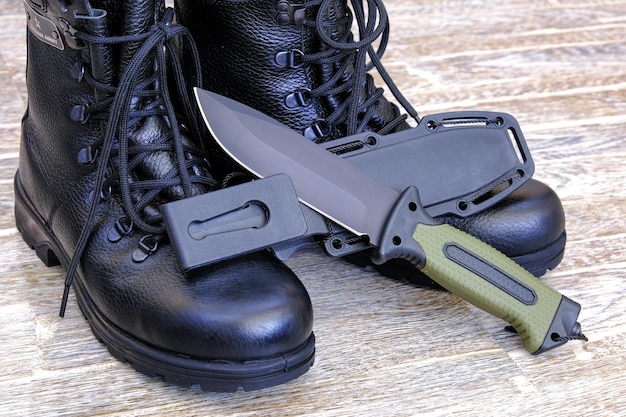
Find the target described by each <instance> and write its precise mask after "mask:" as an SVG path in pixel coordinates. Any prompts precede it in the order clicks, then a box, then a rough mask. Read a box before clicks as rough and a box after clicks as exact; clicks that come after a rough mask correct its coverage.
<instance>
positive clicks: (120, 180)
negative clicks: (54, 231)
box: [59, 8, 217, 317]
mask: <svg viewBox="0 0 626 417" xmlns="http://www.w3.org/2000/svg"><path fill="white" fill-rule="evenodd" d="M173 20H174V11H173V9H171V8H169V9H167V10H166V11H165V12H164V14H163V17H162V19H161V20H160V22H157V23H156V24H155V25H153V26H152V27H151V28H150V29H149V30H148V31H146V32H145V33H141V34H133V35H123V36H109V37H102V36H94V35H91V34H88V33H83V32H77V33H76V35H75V36H76V37H77V39H79V40H80V41H82V42H84V43H85V44H90V43H94V44H109V45H114V44H115V45H119V44H124V43H127V42H136V43H139V44H140V46H139V47H138V49H137V50H136V52H135V54H134V55H133V57H132V58H131V59H130V61H129V62H128V64H127V66H126V68H125V69H124V71H123V73H122V75H121V77H120V79H119V82H118V85H117V86H116V87H115V86H111V85H107V84H104V83H102V82H99V81H97V80H96V79H94V78H93V77H92V76H91V75H90V74H89V71H87V70H83V71H81V77H80V78H81V80H85V81H86V82H88V83H89V84H90V85H91V86H92V87H93V88H94V90H96V91H100V92H103V93H105V94H104V96H105V97H107V98H104V99H102V100H100V101H99V102H97V103H95V104H94V105H90V106H87V107H86V108H85V117H86V118H88V117H89V116H90V115H92V116H98V117H101V118H104V117H106V120H107V125H106V131H105V134H104V136H103V137H102V138H101V139H100V140H98V141H96V143H93V144H91V145H90V147H89V148H90V149H89V150H86V151H85V153H84V155H83V157H84V159H85V161H89V162H93V161H92V159H97V169H96V174H95V180H94V191H93V192H92V198H91V200H90V203H89V208H88V212H87V213H88V214H87V219H86V221H85V225H84V227H83V229H82V231H81V234H80V237H79V239H78V242H77V245H76V249H75V252H74V255H73V257H72V260H71V262H70V265H69V267H68V271H67V276H66V278H65V288H64V291H63V298H62V301H61V308H60V312H59V315H60V316H61V317H63V316H64V314H65V309H66V307H67V301H68V297H69V289H70V287H71V285H72V282H73V280H74V277H75V275H76V272H77V269H78V265H79V263H80V261H81V259H82V256H83V253H84V251H85V248H86V247H87V243H88V241H89V237H90V235H91V233H92V229H93V227H94V225H95V223H96V216H97V213H98V206H99V203H100V201H101V200H100V199H99V198H98V197H97V196H98V194H99V192H98V191H96V190H103V189H111V187H113V186H115V187H116V190H117V191H116V192H118V193H119V195H120V196H121V204H122V207H123V210H124V212H125V220H124V221H125V222H126V224H132V230H140V231H142V232H143V233H144V234H145V236H144V238H142V240H141V242H140V246H139V249H140V251H141V249H142V246H141V244H143V247H144V249H145V248H147V249H148V250H144V251H143V252H144V253H146V254H147V255H149V254H150V253H152V252H153V251H155V250H156V248H157V245H158V242H159V240H160V236H162V235H163V234H164V233H165V228H164V226H163V223H162V218H161V216H160V214H156V215H148V216H147V215H145V213H142V211H143V210H144V209H145V208H146V207H148V206H149V205H150V204H151V203H152V202H153V201H154V200H155V199H156V198H157V196H158V195H159V194H160V193H161V192H162V191H163V190H166V189H169V188H172V187H180V188H181V189H182V190H183V194H184V196H185V197H189V196H191V195H192V184H201V185H202V186H206V187H207V188H215V187H216V185H217V184H216V183H215V181H214V180H213V179H212V178H210V177H209V176H206V175H202V174H201V173H197V172H195V168H196V167H198V166H201V165H208V162H207V158H208V155H207V154H206V152H204V151H203V150H201V149H198V148H195V147H192V146H189V145H188V144H185V143H183V139H182V133H181V129H180V127H179V126H180V125H179V121H178V117H177V113H176V112H175V110H174V106H173V103H172V99H171V97H170V94H169V90H168V80H170V79H171V80H174V83H175V87H173V88H175V89H176V93H177V98H178V102H177V103H178V104H180V108H181V110H182V114H184V115H186V116H187V117H186V122H187V123H189V126H188V129H190V131H191V133H192V136H193V137H195V138H198V137H200V125H198V122H197V121H198V120H200V118H198V117H195V116H197V115H196V114H195V113H196V110H195V107H194V106H193V105H192V101H191V99H190V97H189V91H190V90H189V86H188V84H187V81H186V79H187V78H186V77H185V73H184V72H183V66H182V62H181V58H180V56H179V54H178V51H177V47H178V46H179V45H183V46H182V47H184V48H185V49H184V53H185V54H190V58H191V59H190V60H189V62H191V63H193V65H192V66H191V68H190V69H189V70H190V71H191V74H192V78H194V84H197V85H201V72H200V59H199V54H198V51H197V48H196V46H195V44H194V42H193V40H192V38H191V35H190V34H189V32H188V31H187V29H186V28H184V27H183V26H180V25H177V24H173ZM177 41H179V44H178V45H177V44H176V42H177ZM147 60H153V61H154V62H151V64H150V67H153V68H154V69H153V73H152V74H149V75H147V76H146V75H145V74H143V70H144V68H145V67H146V62H147ZM167 70H171V71H173V77H171V78H168V74H167ZM142 77H143V79H142ZM134 100H142V105H141V106H137V107H134V106H133V101H134ZM150 116H159V117H161V118H163V120H164V121H165V123H166V124H167V127H168V128H169V131H168V132H167V134H165V135H162V137H160V138H158V139H157V140H155V141H154V142H152V143H150V144H139V145H138V144H129V135H131V133H132V131H133V129H134V128H135V127H136V126H137V125H138V124H139V123H141V121H142V120H144V119H145V118H147V117H150ZM94 150H97V151H94ZM155 152H167V153H169V154H171V155H173V156H174V157H173V160H174V161H175V162H176V167H175V168H174V169H171V170H170V171H169V172H167V173H165V174H164V175H162V176H159V178H153V179H141V180H139V179H137V178H133V176H132V172H133V169H135V168H136V167H137V166H138V165H139V164H140V163H141V162H142V161H144V160H145V159H146V158H147V157H149V155H151V154H154V153H155ZM113 159H115V163H114V162H113ZM125 231H126V230H125V229H122V234H123V232H125ZM128 233H130V230H129V231H128ZM146 236H150V238H149V239H148V238H146ZM148 240H149V241H150V245H148V244H146V242H147V241H148ZM147 255H146V256H147ZM142 260H143V259H142Z"/></svg>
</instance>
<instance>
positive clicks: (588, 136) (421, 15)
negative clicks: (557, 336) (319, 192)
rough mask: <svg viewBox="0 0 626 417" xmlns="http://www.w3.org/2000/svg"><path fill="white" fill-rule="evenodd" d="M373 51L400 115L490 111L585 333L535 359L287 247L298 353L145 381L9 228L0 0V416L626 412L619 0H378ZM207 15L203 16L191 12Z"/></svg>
mask: <svg viewBox="0 0 626 417" xmlns="http://www.w3.org/2000/svg"><path fill="white" fill-rule="evenodd" d="M385 6H386V8H387V11H388V13H389V15H390V20H391V41H390V45H389V47H388V49H387V53H386V55H385V58H384V63H385V65H386V67H387V69H388V70H389V72H390V73H391V74H392V76H393V79H394V80H395V81H396V83H397V84H398V86H399V87H400V89H401V91H403V92H404V94H405V95H406V96H407V97H408V98H409V100H410V101H411V102H412V103H413V104H414V106H415V107H416V108H417V109H418V111H419V112H420V114H424V115H425V114H428V113H434V112H440V111H451V110H459V109H482V110H494V111H505V112H508V113H511V114H513V115H514V116H515V117H516V118H517V120H518V121H519V123H520V125H521V126H522V129H523V131H524V133H525V135H526V138H527V140H528V142H529V145H530V148H531V151H532V154H533V157H534V159H535V163H536V173H535V178H537V179H540V180H542V181H543V182H545V183H547V184H549V185H550V186H551V187H553V188H554V189H555V190H556V191H557V192H558V194H559V196H560V197H561V199H562V201H563V205H564V207H565V211H566V216H567V231H568V243H567V250H566V255H565V258H564V260H563V262H562V264H561V265H560V266H559V267H558V268H557V269H556V270H555V271H552V272H550V273H548V274H547V275H546V277H545V278H544V279H545V281H546V282H547V283H548V284H549V285H551V286H553V287H554V288H556V289H558V290H560V291H562V292H563V293H565V294H566V295H567V296H569V297H571V298H572V299H574V300H576V301H578V302H580V303H581V304H582V306H583V310H582V313H581V316H580V321H581V323H582V324H583V326H584V331H585V333H586V334H587V335H588V336H589V339H590V340H589V342H588V343H586V344H582V343H579V342H571V343H568V344H567V345H565V346H564V347H562V348H559V349H556V350H553V351H549V352H547V353H545V354H542V355H540V356H532V355H530V354H528V353H526V352H525V351H524V350H523V349H522V348H521V344H520V341H519V339H518V337H517V336H515V335H511V334H508V333H506V332H503V326H504V323H503V322H501V321H500V320H497V319H495V318H492V317H490V316H488V315H486V314H485V313H483V312H481V311H479V310H477V309H475V308H473V307H471V306H469V305H468V304H466V303H465V302H462V301H459V300H458V299H457V298H455V297H453V296H451V295H449V294H446V293H443V292H438V291H433V290H427V289H420V288H416V287H414V286H411V285H408V284H404V283H400V282H396V281H393V280H390V279H387V278H384V277H382V276H380V275H378V274H377V273H376V272H374V271H372V270H363V269H360V268H357V267H354V266H352V265H349V264H347V263H345V262H343V261H341V260H335V259H330V258H327V257H325V256H324V255H323V254H322V253H321V252H320V251H319V250H318V249H317V248H316V247H313V246H311V247H307V248H306V250H304V251H303V252H301V253H298V254H296V256H294V257H293V258H292V259H290V260H289V261H288V262H287V263H288V265H289V266H290V267H291V268H292V269H293V270H294V271H295V272H296V273H297V274H298V276H299V277H300V278H301V279H302V281H303V282H304V283H305V285H306V287H307V289H308V291H309V292H310V294H311V298H312V301H313V305H314V309H315V324H314V329H315V333H316V335H317V357H316V364H315V365H314V366H313V368H311V370H310V371H309V372H308V373H307V374H305V375H304V376H302V377H300V378H298V379H297V380H294V381H292V382H290V383H288V384H284V385H281V386H278V387H275V388H271V389H266V390H262V391H256V392H249V393H246V392H237V393H234V394H213V393H203V392H201V391H200V390H198V389H195V388H192V389H181V388H177V387H173V386H169V385H167V384H164V383H163V382H161V381H159V380H156V379H150V378H147V377H145V376H143V375H141V374H139V373H137V372H135V371H134V370H132V369H131V368H130V367H129V366H127V365H126V364H123V363H120V362H118V361H117V360H115V359H113V358H112V357H111V356H110V355H109V354H108V352H107V351H106V348H104V347H103V346H102V345H101V344H100V343H98V342H97V341H96V340H95V338H94V337H93V335H92V334H91V331H90V330H89V326H88V324H87V322H86V321H85V320H84V319H83V318H82V316H81V314H80V312H79V310H78V307H77V306H76V304H75V299H74V298H73V297H72V298H71V302H70V305H69V307H68V312H67V315H66V317H65V318H64V319H59V318H58V317H57V311H58V306H59V302H60V296H61V292H62V280H63V277H64V273H63V271H62V270H61V269H59V268H45V267H44V266H43V265H42V264H41V263H40V262H39V261H38V259H37V258H36V257H35V254H34V253H33V252H32V251H30V250H29V249H28V248H27V247H26V245H25V244H24V242H23V241H22V239H21V237H20V236H19V234H18V232H17V230H16V229H15V226H14V218H13V191H12V177H13V174H14V172H15V169H16V168H17V155H18V149H19V138H20V130H19V122H20V118H21V116H22V114H23V111H24V108H25V103H26V88H25V85H24V68H25V40H24V35H25V31H26V26H25V17H24V14H23V9H22V5H21V2H18V1H8V0H3V1H0V41H1V42H2V48H1V49H0V80H1V81H2V82H1V84H0V91H1V94H0V137H2V141H0V244H1V247H2V253H1V254H0V276H1V277H2V278H1V281H0V370H1V377H0V415H2V416H4V415H6V416H21V415H24V416H31V415H33V416H34V415H169V414H171V415H177V416H180V415H243V416H246V415H320V416H326V415H328V416H330V415H366V414H369V415H426V416H449V415H477V416H485V415H493V416H505V415H506V416H527V415H572V416H574V415H575V416H581V415H607V416H613V415H615V416H618V415H624V414H625V413H626V360H625V359H626V338H625V336H626V320H625V319H624V311H626V297H625V295H626V280H625V279H624V278H625V277H624V275H625V271H626V249H625V248H626V225H625V222H624V217H625V216H626V192H625V191H624V186H625V185H626V169H625V168H624V164H625V163H626V143H625V142H624V136H625V134H624V132H626V43H625V42H626V41H625V40H626V1H624V0H576V1H564V0H551V1H547V0H546V1H537V0H534V1H525V2H510V1H504V0H492V1H483V0H474V1H460V0H447V1H438V2H434V1H426V0H387V1H386V2H385ZM208 20H210V19H208Z"/></svg>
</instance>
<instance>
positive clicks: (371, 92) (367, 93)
mask: <svg viewBox="0 0 626 417" xmlns="http://www.w3.org/2000/svg"><path fill="white" fill-rule="evenodd" d="M336 1H342V0H312V1H308V2H306V3H305V4H304V7H305V8H309V7H318V6H319V9H318V12H317V16H316V20H315V22H311V21H307V20H305V22H304V25H305V26H308V27H315V28H316V30H317V33H318V34H319V36H320V39H321V40H322V42H324V43H325V44H326V45H327V46H328V49H326V50H323V51H321V52H318V53H314V54H305V55H304V56H303V57H302V60H303V62H305V63H311V64H315V63H317V64H333V65H335V66H336V68H337V70H336V72H335V74H334V75H333V76H332V77H331V78H329V79H328V80H327V81H326V82H324V83H323V84H322V85H319V86H318V87H317V88H315V89H313V90H311V91H310V92H309V94H310V95H311V97H324V96H328V95H337V94H339V95H340V94H342V93H343V94H346V93H347V94H348V96H347V98H346V99H345V100H344V101H343V103H342V104H341V105H340V106H339V107H338V108H337V109H336V110H335V111H334V112H333V113H332V114H331V115H330V116H328V117H327V118H326V121H327V122H328V123H329V124H330V125H337V124H342V123H345V125H346V132H345V133H346V136H349V135H353V134H356V133H359V132H362V131H364V130H366V129H367V126H368V123H370V121H371V119H372V118H373V117H374V116H375V114H374V113H375V104H376V103H377V102H378V101H379V99H381V98H382V96H383V93H384V90H383V89H382V88H377V87H376V86H375V85H374V80H373V78H372V77H371V76H370V75H369V74H368V72H369V71H370V70H371V69H373V68H376V70H377V71H378V73H379V74H380V76H381V78H382V79H383V81H384V82H385V84H386V85H387V87H388V88H389V90H390V91H391V93H392V94H393V96H394V97H395V98H396V100H397V101H398V102H399V103H400V104H401V105H402V107H403V108H404V109H405V111H406V112H407V113H408V114H409V115H410V116H411V117H412V118H413V119H414V120H415V121H416V122H417V123H419V117H418V115H417V112H416V111H415V109H414V108H413V107H412V106H411V105H410V103H409V102H408V101H407V100H406V98H405V97H404V96H403V95H402V93H401V92H400V90H399V89H398V87H397V86H396V85H395V83H394V82H393V80H392V79H391V77H390V75H389V73H388V72H387V71H386V69H385V68H384V66H383V64H382V63H381V58H382V56H383V54H384V52H385V48H386V47H387V42H388V39H389V21H388V19H387V11H386V10H385V7H384V5H383V3H382V0H367V1H366V4H367V17H366V16H365V11H366V10H365V8H364V3H365V2H364V1H362V0H351V5H352V11H351V10H350V8H349V7H345V10H346V14H345V16H336V15H335V14H336V12H335V8H334V5H335V3H336ZM340 9H341V8H340ZM354 18H356V22H357V28H358V35H359V40H358V41H355V40H354V36H353V33H352V31H351V27H352V23H353V20H354ZM333 36H334V38H333ZM378 38H380V42H379V44H378V48H377V49H376V50H374V47H373V44H374V42H376V40H377V39H378ZM368 57H369V60H370V62H369V63H368V62H366V60H367V58H368ZM350 72H352V75H351V76H350V78H349V79H347V80H346V79H345V78H346V74H349V73H350ZM363 88H364V89H365V90H362V89H363ZM388 105H389V106H393V107H394V110H396V111H395V113H396V116H395V117H394V118H393V119H392V120H388V121H386V123H385V125H384V126H383V127H382V128H380V129H379V130H378V133H379V134H386V133H390V132H393V131H394V130H395V129H396V128H397V127H398V126H399V125H401V124H402V123H403V122H404V121H405V120H406V118H407V116H406V115H402V114H400V113H399V112H398V111H397V109H396V108H395V105H393V104H391V103H388ZM322 140H324V138H322Z"/></svg>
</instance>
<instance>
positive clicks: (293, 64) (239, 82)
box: [176, 0, 406, 141]
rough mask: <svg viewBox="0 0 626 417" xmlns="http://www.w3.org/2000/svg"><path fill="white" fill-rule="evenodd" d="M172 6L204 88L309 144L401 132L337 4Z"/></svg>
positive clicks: (278, 0) (204, 1) (197, 0)
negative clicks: (350, 120) (389, 129)
mask: <svg viewBox="0 0 626 417" xmlns="http://www.w3.org/2000/svg"><path fill="white" fill-rule="evenodd" d="M320 3H321V2H320ZM176 6H177V10H178V12H179V16H180V20H181V23H182V24H183V25H185V26H187V27H188V28H189V30H190V31H191V33H192V36H193V37H194V39H195V41H196V43H197V44H198V46H199V49H200V51H201V54H200V55H201V57H202V65H203V69H202V71H203V80H204V87H205V88H206V89H208V90H212V91H215V92H217V93H219V94H222V95H225V96H228V97H231V98H234V99H236V100H238V101H241V102H243V103H245V104H247V105H249V106H251V107H254V108H256V109H258V110H260V111H262V112H264V113H266V114H268V115H270V116H272V117H274V118H276V119H278V120H280V121H281V122H283V123H285V124H287V125H288V126H290V127H292V128H294V129H295V130H297V131H299V132H301V133H303V134H304V135H305V136H307V137H308V138H310V139H312V140H316V141H326V140H329V139H332V138H337V137H343V136H346V135H347V134H353V133H357V132H358V131H365V130H376V131H378V130H380V129H383V128H384V127H385V126H387V125H388V124H389V123H390V122H394V123H395V125H394V127H393V129H395V130H397V129H399V128H405V127H406V126H405V125H402V126H401V127H400V126H398V122H397V120H396V119H397V118H398V117H399V111H398V109H397V108H396V107H395V106H393V105H391V104H390V103H389V102H388V101H387V100H386V99H385V98H384V97H382V96H381V94H380V91H378V90H377V88H376V87H375V86H374V84H373V81H372V78H371V77H370V76H369V75H367V76H365V75H364V73H365V71H364V69H363V65H364V63H359V62H357V53H356V49H358V48H356V45H355V42H354V39H353V36H352V33H351V31H350V27H351V21H352V18H351V16H352V14H351V11H350V10H349V9H348V7H347V5H346V2H345V1H344V0H337V1H333V2H325V3H324V8H323V9H322V8H320V4H317V5H309V6H307V7H306V8H305V7H304V4H303V2H298V0H291V1H289V0H248V1H221V0H220V1H214V0H177V1H176ZM329 40H330V41H331V42H337V43H339V44H341V47H336V45H331V44H329ZM357 71H360V72H361V73H363V76H362V77H360V78H359V79H357V78H356V77H355V75H356V72H357ZM374 95H377V96H379V97H376V98H374V99H372V98H373V97H374ZM368 100H370V102H369V104H366V105H365V106H364V103H366V102H367V101H368ZM352 101H354V102H355V103H357V104H358V105H359V106H361V108H359V110H358V112H359V113H361V115H360V116H358V117H359V118H360V119H359V123H360V124H361V125H360V126H359V127H358V128H354V127H353V128H349V127H348V126H347V123H346V119H347V117H348V116H347V113H348V112H349V109H348V107H349V106H350V103H351V102H352ZM364 117H365V118H366V120H364ZM400 124H401V123H400Z"/></svg>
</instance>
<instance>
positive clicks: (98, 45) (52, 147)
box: [19, 0, 213, 253]
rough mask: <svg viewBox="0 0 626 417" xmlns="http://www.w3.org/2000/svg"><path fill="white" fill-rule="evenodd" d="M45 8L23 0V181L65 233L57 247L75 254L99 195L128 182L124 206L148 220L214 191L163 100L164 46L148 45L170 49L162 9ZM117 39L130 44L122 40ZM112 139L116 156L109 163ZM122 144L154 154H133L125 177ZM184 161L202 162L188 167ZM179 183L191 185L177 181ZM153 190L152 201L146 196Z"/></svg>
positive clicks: (116, 5)
mask: <svg viewBox="0 0 626 417" xmlns="http://www.w3.org/2000/svg"><path fill="white" fill-rule="evenodd" d="M40 3H42V2H34V1H30V0H29V2H28V3H26V12H27V16H28V27H29V30H28V31H27V69H26V74H27V75H26V83H27V91H28V107H27V110H26V113H25V115H24V118H23V122H22V141H21V149H20V162H19V178H20V182H21V186H22V187H23V189H24V192H25V194H26V195H28V196H31V198H33V196H36V199H34V200H36V201H33V205H34V206H35V209H36V210H37V211H38V212H39V214H40V215H41V216H42V217H43V218H44V220H45V221H46V222H51V223H53V224H52V227H53V229H54V230H55V232H56V233H59V234H61V235H63V236H60V240H61V241H62V242H64V243H66V244H67V248H66V249H67V251H68V252H69V253H71V252H72V251H73V245H74V244H75V242H76V240H77V236H78V235H79V234H80V229H81V227H82V225H83V222H84V220H85V219H86V218H87V212H88V210H89V205H90V200H91V199H92V197H93V195H94V193H95V194H97V193H101V194H103V195H107V194H108V193H109V189H110V188H111V187H113V188H114V192H118V193H119V192H120V188H121V187H122V185H123V184H122V182H124V183H128V184H130V185H128V187H129V188H130V191H129V192H130V193H131V197H130V201H128V199H127V201H126V203H125V205H126V206H129V205H134V207H136V210H137V211H138V212H139V213H140V215H141V216H143V217H146V218H151V219H157V220H155V221H154V223H158V221H159V218H160V213H159V210H158V206H159V204H161V203H163V202H167V201H171V200H174V199H179V198H183V197H185V196H190V195H197V194H200V193H204V192H206V191H208V188H207V186H206V185H205V184H207V183H212V181H213V180H212V179H211V177H210V174H209V172H208V167H206V166H205V164H206V161H205V159H204V158H203V157H202V158H198V154H196V153H195V152H196V151H195V150H194V151H193V152H192V151H191V149H193V148H194V145H193V143H192V142H191V141H190V140H189V139H188V138H187V137H185V136H184V135H182V134H181V133H180V131H181V129H182V127H181V125H179V124H178V122H177V116H175V115H174V113H173V112H172V109H171V107H172V106H171V103H170V105H168V103H167V102H168V99H166V98H165V97H164V94H165V89H166V88H167V86H166V85H165V84H166V82H165V80H164V79H162V78H163V77H162V74H161V71H160V70H162V69H164V67H166V64H165V63H164V62H161V61H160V62H157V61H156V54H157V52H156V51H157V50H162V49H164V47H163V46H162V45H161V44H159V45H161V46H159V45H157V46H155V47H154V48H151V49H150V48H145V45H144V43H146V42H148V41H149V40H150V39H153V38H154V39H157V41H158V40H159V39H161V42H165V41H163V40H162V38H165V37H166V35H165V34H164V33H161V32H159V31H160V30H161V28H157V26H156V22H157V21H158V19H160V18H161V16H162V15H163V7H162V6H163V3H162V2H160V1H157V2H155V1H152V0H142V1H135V2H118V1H112V0H104V1H93V2H91V3H89V2H87V1H86V0H82V1H75V2H73V3H72V4H71V5H70V6H65V2H60V1H55V0H50V1H49V2H43V6H41V5H40ZM163 26H164V27H165V26H167V25H163ZM148 31H151V32H150V33H148ZM134 35H137V36H134ZM116 36H117V37H118V38H115V37H116ZM120 36H125V37H128V36H130V38H128V41H123V40H120V38H119V37H120ZM148 36H151V38H148ZM170 46H171V45H170ZM142 47H143V49H144V51H140V48H142ZM138 51H139V52H141V53H138ZM121 84H124V85H121ZM122 89H124V92H120V91H121V90H122ZM118 92H119V93H118ZM114 116H115V117H117V118H116V119H115V120H114V119H113V117H114ZM185 124H187V126H189V124H188V123H187V122H185ZM107 135H108V137H109V138H110V140H109V142H110V143H111V146H110V149H109V156H108V157H107V158H102V157H101V156H102V147H103V146H104V142H106V139H105V138H106V137H107ZM122 141H123V142H125V143H126V144H127V147H128V149H130V152H136V149H138V148H141V147H143V148H146V147H148V148H149V147H151V146H152V147H153V148H154V149H153V150H152V149H147V150H145V151H143V152H144V153H143V155H138V154H137V153H132V154H130V155H128V157H127V159H128V160H130V159H133V158H134V160H135V162H133V163H132V164H130V165H128V164H129V163H128V161H126V162H124V164H126V165H128V168H127V169H128V172H127V173H126V174H124V177H125V178H124V180H122V179H121V176H122V174H121V173H120V172H119V167H120V161H119V157H118V152H119V151H118V148H119V143H121V142H122ZM175 148H176V149H177V150H175ZM133 149H135V151H133ZM186 158H188V159H193V158H195V159H194V160H195V161H197V163H194V164H191V163H188V162H183V160H184V159H186ZM105 165H106V172H108V173H109V174H111V176H110V178H109V177H107V178H105V179H101V182H102V184H103V185H104V186H105V189H102V190H98V191H94V185H95V183H96V178H97V171H98V170H100V168H101V167H104V166H105ZM183 171H184V175H182V174H181V173H183ZM109 174H105V175H109ZM115 175H120V179H117V180H116V179H115V178H114V177H115ZM186 175H193V176H194V179H193V180H189V179H188V177H186ZM182 177H185V178H186V180H182V179H181V180H180V184H176V181H177V180H178V179H180V178H182ZM142 181H144V182H145V181H157V183H158V182H161V183H164V182H166V181H169V183H170V185H169V186H165V187H164V186H163V185H160V184H157V185H158V187H160V188H162V189H161V190H159V192H158V193H156V192H154V190H149V189H137V187H135V188H134V189H133V188H132V187H133V186H134V185H136V184H137V183H139V182H142ZM185 181H187V182H186V183H185ZM126 185H127V184H126ZM148 193H152V194H149V196H148V197H146V195H148ZM114 200H116V201H117V202H116V203H115V204H114V205H118V206H119V205H120V204H122V203H121V201H119V197H116V198H115V199H114ZM116 210H117V209H116ZM57 223H58V224H57ZM154 227H155V228H157V229H158V230H162V229H163V227H162V225H160V226H158V227H157V226H156V225H155V226H154ZM163 231H164V230H163Z"/></svg>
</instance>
